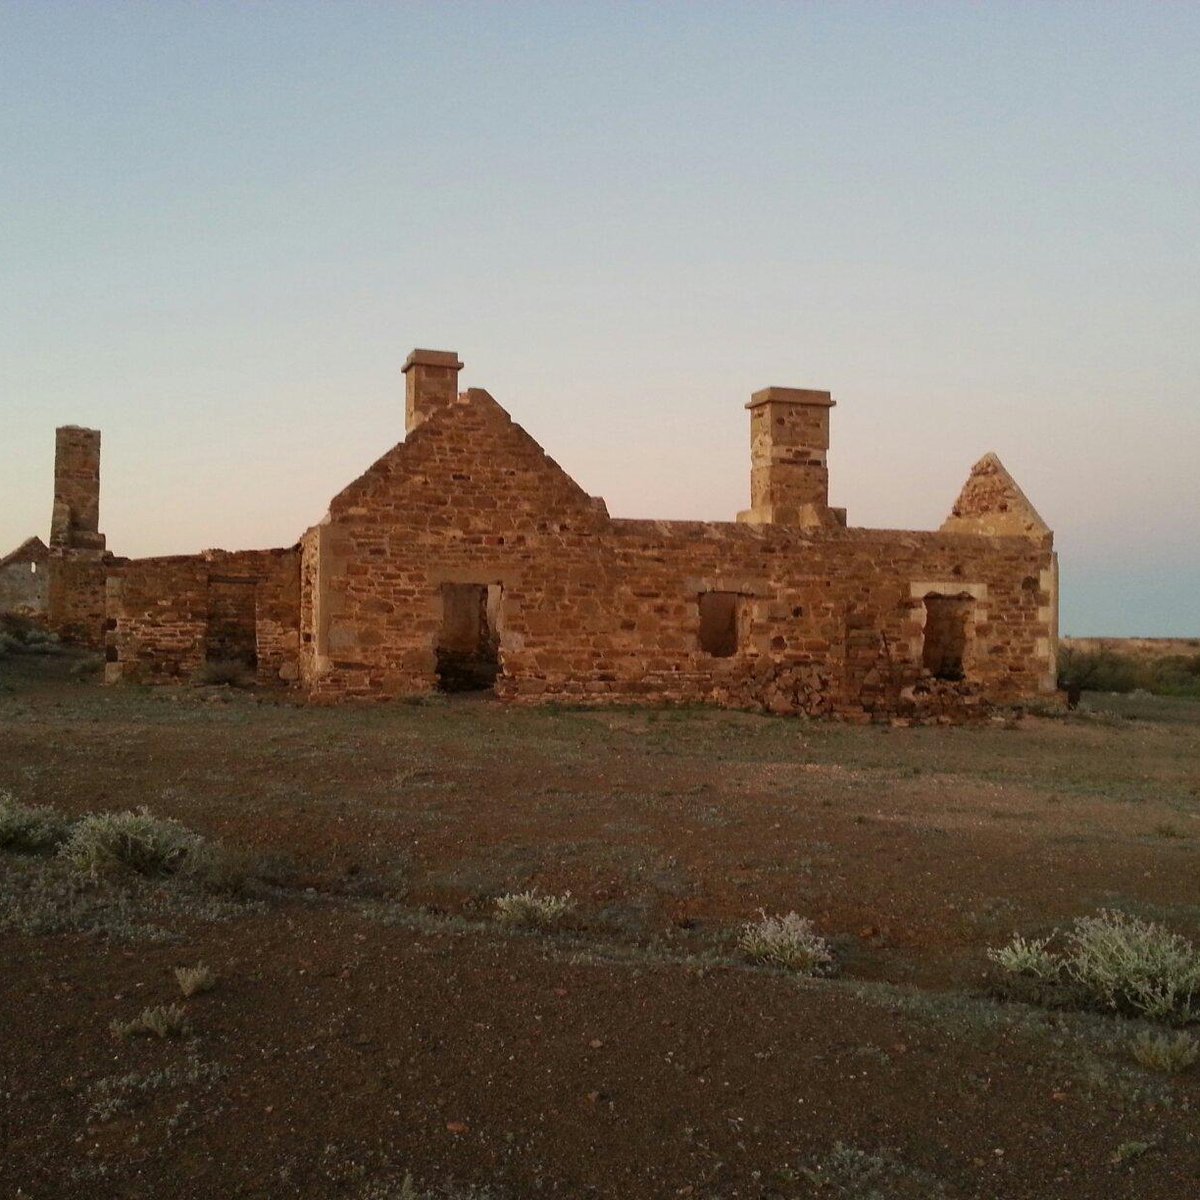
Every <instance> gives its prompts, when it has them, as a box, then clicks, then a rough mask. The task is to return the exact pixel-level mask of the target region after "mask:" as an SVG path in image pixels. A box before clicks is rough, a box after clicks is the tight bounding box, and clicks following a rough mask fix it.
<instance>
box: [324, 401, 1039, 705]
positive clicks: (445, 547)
mask: <svg viewBox="0 0 1200 1200" xmlns="http://www.w3.org/2000/svg"><path fill="white" fill-rule="evenodd" d="M302 544H303V565H302V608H301V630H302V645H301V664H300V669H301V675H302V678H303V679H304V681H305V683H306V685H307V686H308V687H309V688H310V690H311V691H312V693H313V694H314V695H315V696H317V697H325V698H340V697H344V696H387V695H400V694H408V693H420V692H427V691H431V690H433V689H434V688H436V687H437V685H438V679H437V674H436V671H437V655H436V648H437V645H438V641H439V636H440V633H439V631H440V629H441V626H442V622H443V595H444V585H446V584H466V583H472V584H476V585H492V586H499V588H500V602H499V607H498V625H499V636H500V657H501V667H502V672H501V675H500V678H499V679H498V681H497V684H496V688H497V692H498V693H499V694H500V695H501V696H502V697H504V698H507V699H510V700H515V701H520V702H533V701H538V700H544V699H547V698H551V697H566V698H571V699H573V700H579V701H594V702H620V701H637V700H643V701H673V702H711V703H718V704H728V705H737V706H747V707H757V708H766V709H769V710H771V711H774V712H780V713H787V712H807V713H813V714H830V713H836V714H840V715H843V716H847V717H867V716H870V715H897V714H898V715H901V716H916V717H923V716H941V715H946V714H952V713H953V714H956V715H962V714H963V713H964V712H966V711H968V710H971V709H975V708H979V707H981V706H984V705H986V704H987V703H991V702H1007V701H1013V700H1017V699H1020V698H1022V697H1027V696H1030V695H1034V694H1037V693H1038V692H1040V691H1045V690H1048V689H1050V688H1052V687H1053V681H1052V675H1051V657H1050V649H1049V644H1050V640H1051V631H1050V618H1049V616H1048V612H1049V609H1050V607H1051V605H1052V604H1053V602H1054V598H1053V595H1052V588H1053V583H1052V553H1051V551H1050V550H1049V548H1048V547H1047V546H1045V545H1044V544H1042V543H1041V542H1040V541H1034V540H1031V539H1029V538H1024V537H984V536H979V535H976V534H955V533H901V532H890V531H877V530H863V529H844V528H840V527H837V526H832V527H825V526H823V527H819V528H802V527H799V526H797V527H788V526H782V525H776V524H737V523H734V522H728V523H700V522H679V521H671V522H668V521H628V520H611V519H610V518H609V517H608V516H607V514H606V512H605V511H604V509H603V506H602V505H601V504H600V503H599V502H597V501H594V500H593V499H591V498H590V497H588V496H587V495H586V494H585V493H584V492H583V491H582V490H581V489H579V488H578V487H577V485H575V484H574V483H573V481H571V480H570V479H569V477H567V476H566V475H565V474H564V473H563V472H562V471H561V470H560V469H559V468H558V467H557V465H556V464H554V463H553V462H552V461H551V460H549V459H547V458H546V456H545V455H544V453H543V452H542V451H541V449H540V447H538V446H537V443H536V442H534V441H533V439H532V438H530V437H529V436H528V434H526V433H525V432H524V431H523V430H522V429H520V427H519V426H517V425H515V424H514V423H513V422H512V421H511V419H510V418H509V417H508V415H507V414H506V413H505V412H504V411H503V410H502V409H501V408H500V407H499V405H497V404H496V403H495V401H494V400H492V398H491V397H490V396H488V395H487V393H486V392H482V391H479V390H473V391H471V392H468V393H466V394H465V395H463V396H461V397H459V398H458V399H457V400H456V402H455V403H453V404H451V405H448V406H445V407H443V408H440V409H438V410H437V411H435V412H433V413H432V414H431V415H429V416H428V417H427V418H426V419H425V420H424V421H423V423H422V424H421V425H420V426H419V427H418V428H417V429H416V430H415V431H414V432H413V433H412V434H411V435H410V436H409V438H408V439H407V441H405V442H403V443H401V444H400V445H399V446H397V447H396V448H395V449H394V450H392V451H390V452H389V454H387V455H385V456H384V457H383V458H382V459H381V460H380V461H379V462H378V463H376V464H375V466H373V467H372V468H371V469H370V470H369V471H368V472H367V473H366V474H365V475H364V476H363V477H362V478H361V479H359V480H358V481H356V482H355V483H354V484H352V485H351V486H350V487H349V488H347V489H346V490H345V491H344V492H343V493H341V495H339V496H338V497H337V498H336V499H335V500H334V502H333V504H332V506H331V509H330V513H329V516H328V517H327V519H326V521H325V522H324V523H322V524H321V525H319V526H316V527H315V528H314V529H312V530H310V531H309V532H308V534H306V535H305V537H304V539H303V543H302ZM706 592H727V593H736V594H737V595H738V596H739V597H740V598H741V599H740V610H741V615H740V617H739V619H738V628H739V630H740V644H739V646H738V648H737V650H736V652H735V653H734V654H732V655H728V656H725V655H720V656H718V655H713V654H708V653H706V652H705V651H704V650H703V649H702V648H701V640H700V620H701V601H700V597H701V595H702V594H704V593H706ZM928 594H934V595H945V596H970V597H972V598H973V601H974V602H973V603H972V605H971V622H972V628H971V630H970V636H971V647H972V651H971V661H970V668H969V671H968V672H967V678H966V679H965V680H963V681H961V682H955V681H946V680H937V679H934V678H933V675H932V673H931V672H929V671H928V670H926V669H925V667H924V666H923V625H924V621H925V613H926V605H925V596H926V595H928Z"/></svg>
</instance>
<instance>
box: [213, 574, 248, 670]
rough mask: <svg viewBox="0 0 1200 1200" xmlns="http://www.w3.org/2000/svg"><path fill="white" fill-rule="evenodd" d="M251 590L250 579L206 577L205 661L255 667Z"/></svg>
mask: <svg viewBox="0 0 1200 1200" xmlns="http://www.w3.org/2000/svg"><path fill="white" fill-rule="evenodd" d="M254 592H255V586H254V580H253V579H219V578H210V579H209V581H208V627H207V629H206V631H205V635H204V659H205V661H206V662H210V663H217V662H219V663H240V664H241V665H242V666H244V667H248V668H249V669H250V670H254V669H255V668H256V667H257V666H258V630H257V626H256V620H255V611H254Z"/></svg>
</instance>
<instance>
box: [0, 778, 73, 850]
mask: <svg viewBox="0 0 1200 1200" xmlns="http://www.w3.org/2000/svg"><path fill="white" fill-rule="evenodd" d="M72 824H73V822H72V821H71V819H70V818H69V817H66V816H64V815H63V814H62V813H60V812H58V811H57V810H56V809H53V808H49V807H47V806H45V805H29V804H18V803H17V800H16V797H15V796H13V794H12V793H11V792H6V791H0V850H9V851H12V852H15V853H18V854H44V853H46V852H48V851H51V850H55V849H57V848H58V847H59V846H60V845H62V843H63V842H65V841H66V840H67V838H68V837H69V836H70V834H71V829H72Z"/></svg>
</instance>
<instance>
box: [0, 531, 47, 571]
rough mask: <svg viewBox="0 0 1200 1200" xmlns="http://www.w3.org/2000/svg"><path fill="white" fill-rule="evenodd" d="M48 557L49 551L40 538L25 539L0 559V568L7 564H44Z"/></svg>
mask: <svg viewBox="0 0 1200 1200" xmlns="http://www.w3.org/2000/svg"><path fill="white" fill-rule="evenodd" d="M49 557H50V549H49V547H48V546H47V545H46V543H45V542H43V541H42V539H41V538H40V537H36V536H35V537H31V538H26V539H25V540H24V541H23V542H22V543H21V544H20V545H19V546H18V547H17V548H16V549H15V550H13V551H11V552H10V553H9V554H6V555H5V556H4V557H3V558H0V567H7V566H8V565H9V563H30V562H45V561H46V559H48V558H49Z"/></svg>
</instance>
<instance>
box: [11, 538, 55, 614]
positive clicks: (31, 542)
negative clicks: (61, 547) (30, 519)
mask: <svg viewBox="0 0 1200 1200" xmlns="http://www.w3.org/2000/svg"><path fill="white" fill-rule="evenodd" d="M49 561H50V551H49V549H47V547H46V543H45V542H43V541H42V539H41V538H40V537H31V538H26V539H25V541H23V542H22V543H21V544H20V545H19V546H18V547H17V548H16V549H15V550H13V551H12V552H11V553H10V554H6V555H5V556H4V557H3V558H0V613H18V614H19V615H21V616H23V617H44V616H45V615H46V605H47V602H48V595H49V590H50V588H49V579H50V569H49Z"/></svg>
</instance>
